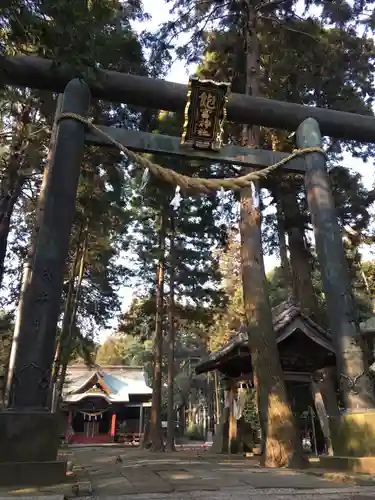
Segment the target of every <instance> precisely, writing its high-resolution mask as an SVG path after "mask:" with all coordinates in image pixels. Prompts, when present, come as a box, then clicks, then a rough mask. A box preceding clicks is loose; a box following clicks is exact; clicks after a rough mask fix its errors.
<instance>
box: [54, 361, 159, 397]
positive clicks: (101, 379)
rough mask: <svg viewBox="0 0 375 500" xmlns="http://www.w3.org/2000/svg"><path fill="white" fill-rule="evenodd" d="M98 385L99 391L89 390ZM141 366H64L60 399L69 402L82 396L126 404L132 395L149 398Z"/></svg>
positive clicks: (150, 392) (150, 391)
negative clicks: (65, 368) (64, 378)
mask: <svg viewBox="0 0 375 500" xmlns="http://www.w3.org/2000/svg"><path fill="white" fill-rule="evenodd" d="M96 385H99V387H100V389H97V390H95V391H93V390H92V389H93V387H95V386H96ZM151 394H152V389H151V388H150V387H148V385H147V384H146V379H145V374H144V370H143V368H142V367H133V366H110V365H107V366H106V365H102V366H100V365H93V366H90V367H89V366H86V365H82V364H73V365H71V366H69V367H68V370H67V375H66V382H65V384H64V389H63V400H64V402H66V403H73V402H77V401H80V400H82V399H83V398H85V397H86V396H90V397H104V398H105V399H106V400H107V401H108V402H109V403H111V402H128V401H129V397H130V396H132V395H151Z"/></svg>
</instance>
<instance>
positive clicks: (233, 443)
mask: <svg viewBox="0 0 375 500" xmlns="http://www.w3.org/2000/svg"><path fill="white" fill-rule="evenodd" d="M229 392H230V406H229V408H230V410H229V432H228V452H229V453H233V454H235V453H237V452H238V426H237V418H236V414H235V411H234V405H235V400H236V398H237V384H236V383H235V382H232V383H231V385H230V387H229Z"/></svg>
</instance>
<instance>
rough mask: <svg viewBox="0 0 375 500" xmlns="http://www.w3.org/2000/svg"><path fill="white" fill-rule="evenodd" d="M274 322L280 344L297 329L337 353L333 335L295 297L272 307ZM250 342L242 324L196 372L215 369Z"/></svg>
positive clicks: (246, 330) (245, 328) (246, 329)
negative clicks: (221, 361)
mask: <svg viewBox="0 0 375 500" xmlns="http://www.w3.org/2000/svg"><path fill="white" fill-rule="evenodd" d="M272 322H273V327H274V330H275V333H276V343H277V344H279V343H281V342H283V341H284V340H286V339H287V338H288V337H290V336H291V335H292V334H293V333H294V332H296V331H297V330H299V331H301V332H302V333H303V334H304V335H306V337H308V338H310V339H311V340H312V341H313V342H315V343H316V344H318V345H320V346H321V347H323V348H324V349H326V350H327V351H330V352H332V353H335V350H334V347H333V344H332V336H331V334H330V333H329V332H327V331H326V330H324V328H322V327H321V326H319V325H318V324H317V323H315V321H313V320H312V319H311V318H309V317H308V316H306V315H305V314H303V313H302V312H301V310H300V308H299V306H298V303H297V301H296V300H295V299H294V298H289V299H287V300H285V301H284V302H282V303H281V304H279V305H278V306H276V307H274V308H273V309H272ZM247 344H248V327H247V325H242V327H241V328H240V331H239V332H238V333H237V334H236V335H235V336H234V337H233V339H232V340H231V341H230V342H229V343H228V344H227V345H226V346H224V347H222V348H221V349H219V350H217V351H215V352H212V353H211V354H210V355H209V356H208V358H207V359H205V360H204V361H202V362H201V363H199V364H198V365H197V366H196V368H195V371H196V373H204V372H206V371H210V370H212V369H215V364H216V363H217V362H218V361H219V360H220V359H221V358H223V357H225V356H226V355H227V354H229V353H230V352H232V351H234V350H236V349H237V348H239V347H242V346H246V345H247Z"/></svg>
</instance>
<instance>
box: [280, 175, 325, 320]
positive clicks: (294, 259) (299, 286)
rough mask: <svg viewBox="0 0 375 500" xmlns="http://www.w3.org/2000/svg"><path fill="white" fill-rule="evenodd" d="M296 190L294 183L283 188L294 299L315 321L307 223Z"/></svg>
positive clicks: (315, 308)
mask: <svg viewBox="0 0 375 500" xmlns="http://www.w3.org/2000/svg"><path fill="white" fill-rule="evenodd" d="M295 189H296V186H295V185H294V183H293V182H289V183H284V185H283V183H282V184H281V187H280V191H279V192H280V199H281V206H282V210H283V213H284V227H285V230H286V232H287V235H288V247H289V255H290V263H291V274H292V289H293V295H294V296H295V298H296V299H297V300H298V302H299V304H300V307H301V312H303V313H304V314H306V315H307V316H311V317H312V318H314V319H317V318H318V317H319V308H318V302H317V298H316V295H315V291H314V287H313V284H312V279H311V277H312V266H311V256H310V252H309V250H308V248H307V246H306V240H305V228H304V221H303V219H302V217H301V211H300V209H299V207H298V201H297V196H296V190H295Z"/></svg>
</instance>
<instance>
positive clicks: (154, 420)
mask: <svg viewBox="0 0 375 500" xmlns="http://www.w3.org/2000/svg"><path fill="white" fill-rule="evenodd" d="M166 219H167V217H166V211H165V210H164V211H163V214H162V216H161V225H160V230H159V264H158V270H157V277H156V318H155V334H154V346H153V351H154V352H153V354H154V360H153V378H152V408H151V421H150V442H151V447H150V450H151V451H155V452H158V451H163V450H164V445H163V436H162V429H161V389H162V373H161V369H162V362H163V310H164V307H163V306H164V273H165V237H166V229H167V228H166V226H167V220H166Z"/></svg>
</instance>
